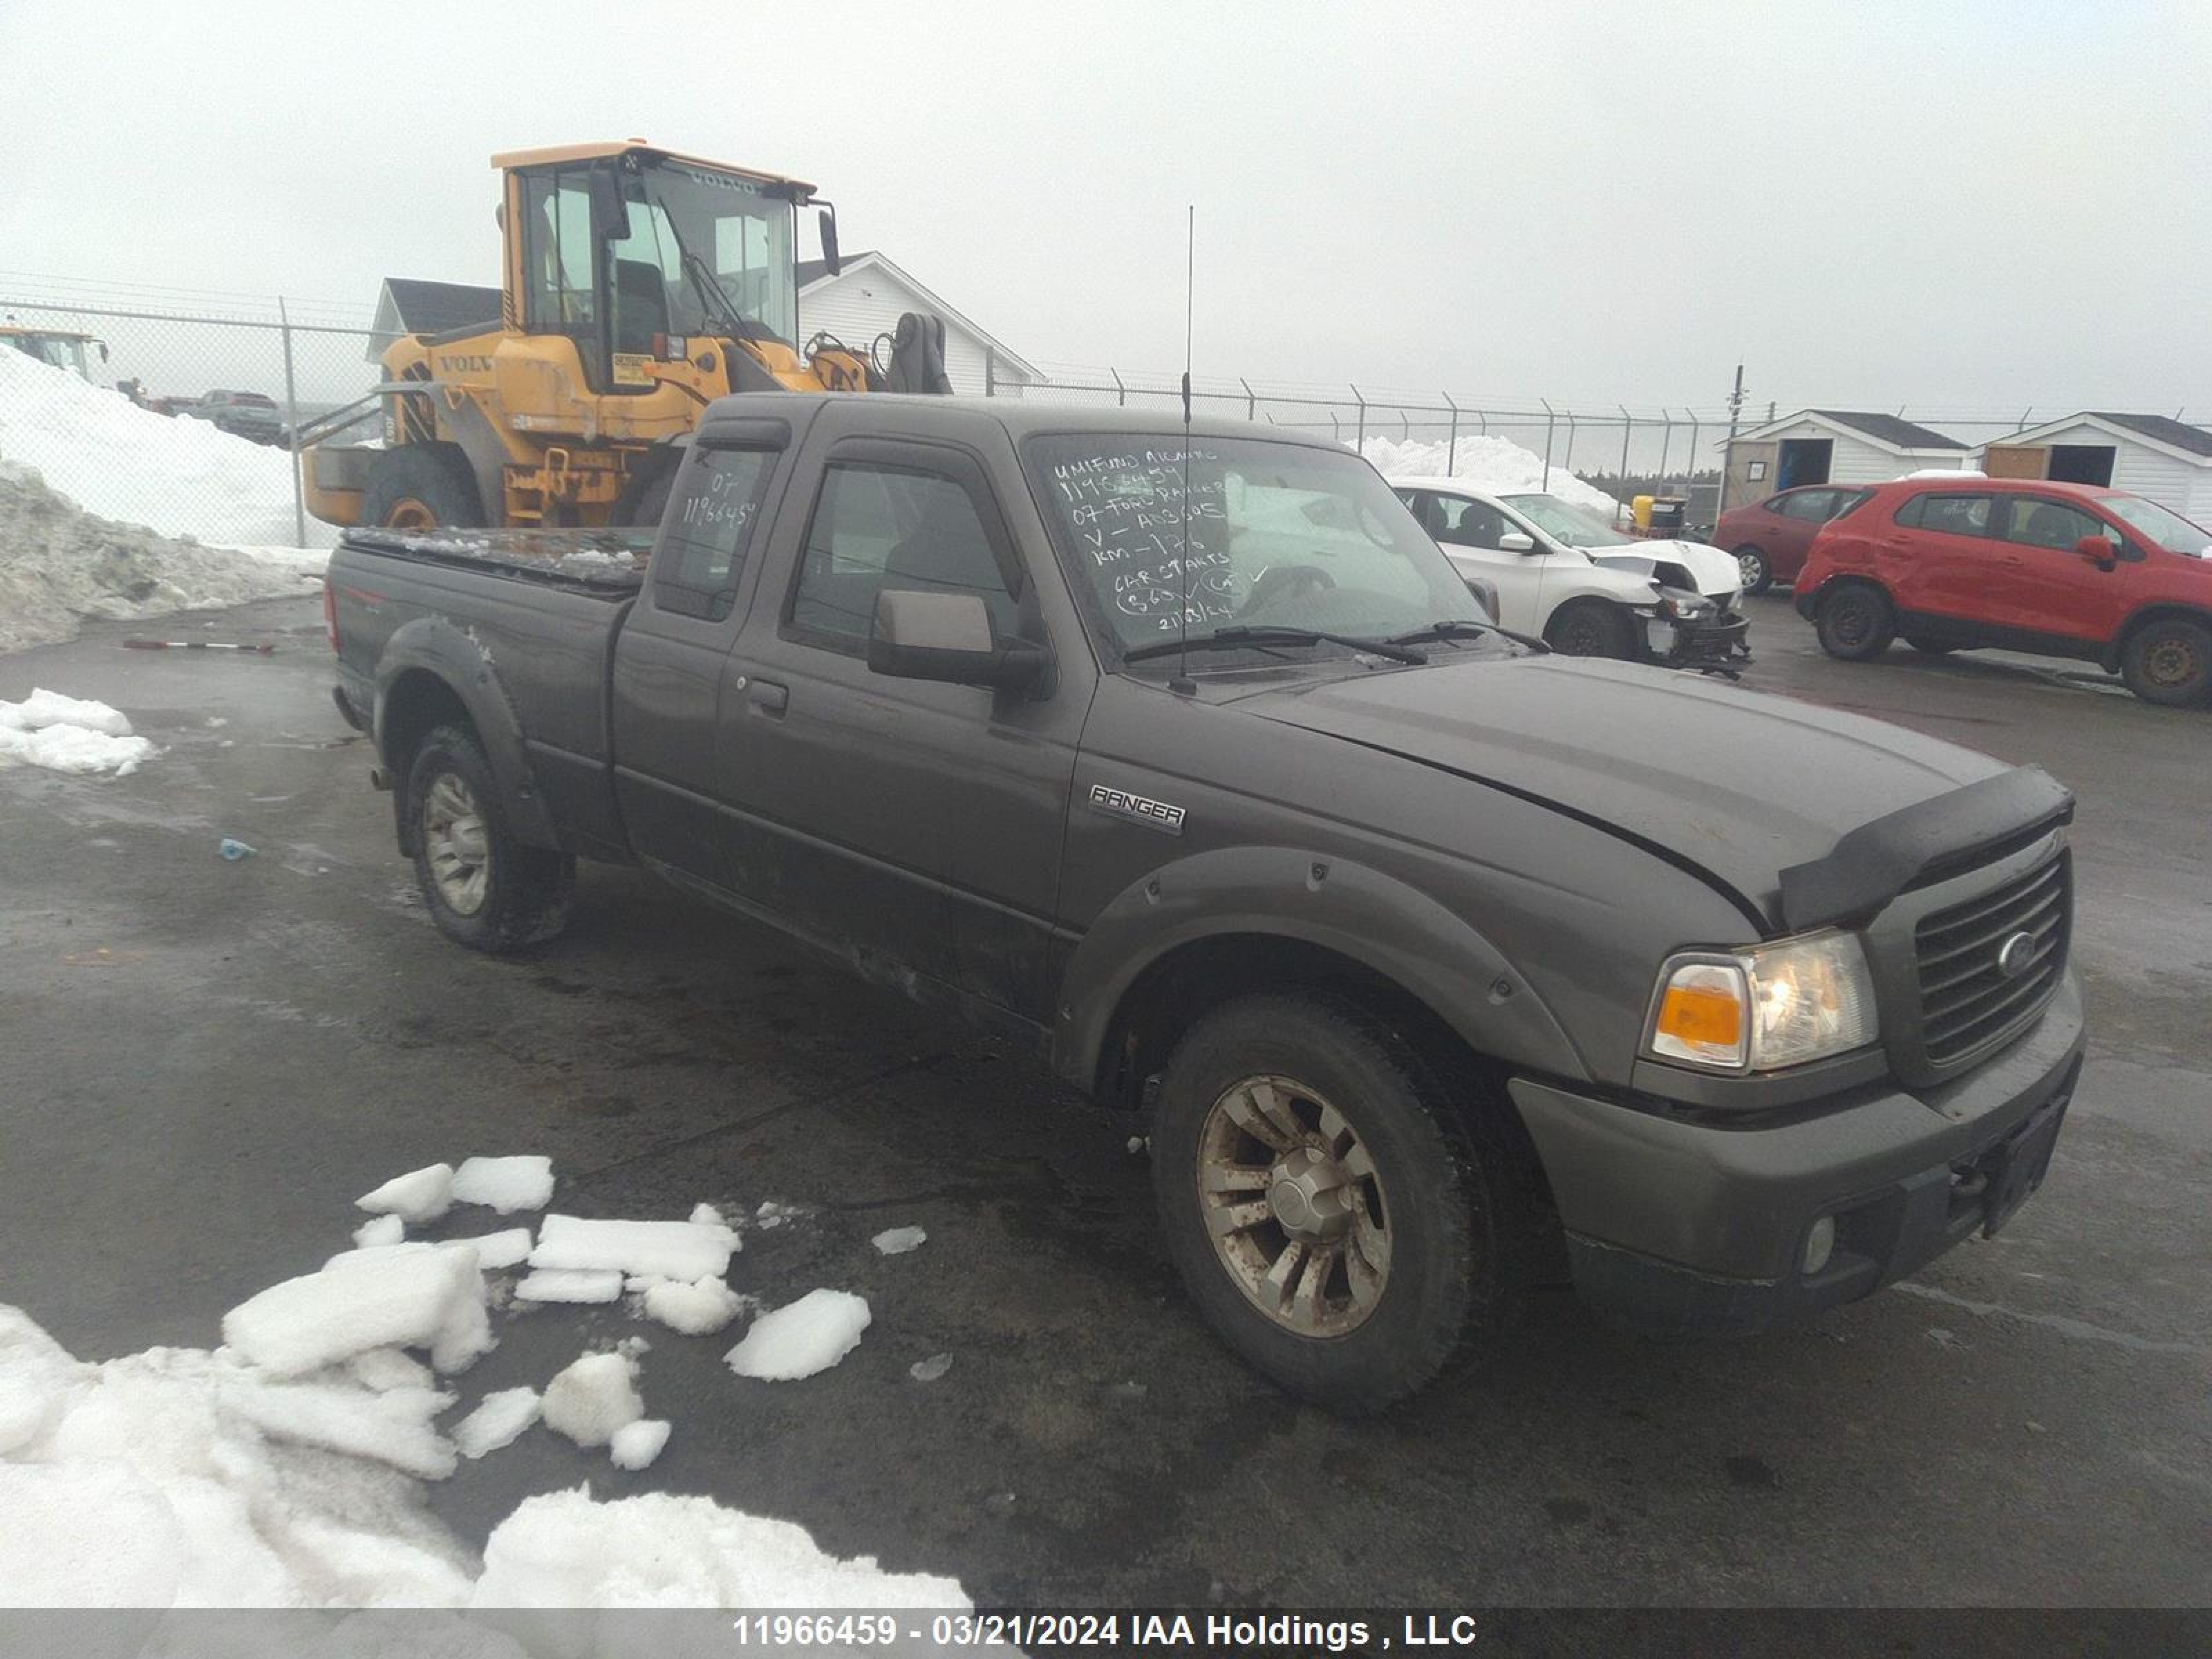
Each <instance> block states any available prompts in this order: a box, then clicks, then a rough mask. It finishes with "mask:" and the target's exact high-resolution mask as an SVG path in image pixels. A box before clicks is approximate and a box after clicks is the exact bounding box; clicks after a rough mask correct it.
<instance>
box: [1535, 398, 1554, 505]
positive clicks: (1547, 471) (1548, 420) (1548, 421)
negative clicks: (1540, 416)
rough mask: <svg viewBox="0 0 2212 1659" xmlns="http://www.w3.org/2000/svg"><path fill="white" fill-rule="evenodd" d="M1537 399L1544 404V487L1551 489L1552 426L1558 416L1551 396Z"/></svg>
mask: <svg viewBox="0 0 2212 1659" xmlns="http://www.w3.org/2000/svg"><path fill="white" fill-rule="evenodd" d="M1536 401H1537V402H1538V403H1540V404H1543V405H1544V488H1545V489H1550V488H1551V487H1552V428H1553V424H1554V422H1555V418H1556V417H1554V416H1553V413H1552V404H1551V400H1550V399H1549V398H1537V399H1536Z"/></svg>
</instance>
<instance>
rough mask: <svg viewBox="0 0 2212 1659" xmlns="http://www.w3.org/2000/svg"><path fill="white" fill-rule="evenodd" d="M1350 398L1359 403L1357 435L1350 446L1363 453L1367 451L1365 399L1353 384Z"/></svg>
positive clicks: (1331, 417)
mask: <svg viewBox="0 0 2212 1659" xmlns="http://www.w3.org/2000/svg"><path fill="white" fill-rule="evenodd" d="M1352 402H1354V403H1356V404H1358V405H1359V435H1358V437H1357V438H1354V439H1353V440H1352V447H1353V448H1354V449H1356V450H1358V452H1359V453H1361V454H1363V455H1364V454H1365V453H1367V399H1366V398H1363V397H1361V396H1360V395H1359V388H1358V386H1353V387H1352ZM1329 418H1330V419H1331V420H1334V419H1335V418H1336V417H1335V416H1334V415H1332V416H1329Z"/></svg>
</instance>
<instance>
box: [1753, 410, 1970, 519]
mask: <svg viewBox="0 0 2212 1659" xmlns="http://www.w3.org/2000/svg"><path fill="white" fill-rule="evenodd" d="M1721 447H1722V448H1723V451H1724V452H1725V455H1726V459H1725V462H1724V464H1723V465H1724V470H1723V477H1724V478H1725V480H1726V482H1725V483H1724V484H1723V501H1722V502H1721V507H1722V510H1723V511H1726V510H1727V509H1728V508H1729V507H1740V506H1741V505H1743V504H1744V503H1745V502H1747V501H1764V500H1765V499H1766V497H1767V496H1769V495H1773V494H1774V493H1775V492H1776V491H1777V490H1782V489H1795V488H1796V486H1797V485H1799V484H1821V483H1838V484H1868V483H1887V482H1888V481H1889V480H1890V479H1892V478H1902V477H1905V475H1906V474H1907V473H1911V472H1926V471H1934V470H1936V469H1939V468H1940V469H1943V470H1947V471H1949V470H1959V469H1964V468H1968V467H1971V466H1972V465H1973V459H1974V452H1973V450H1972V447H1969V446H1968V445H1966V444H1963V443H1960V441H1958V440H1957V439H1956V438H1953V437H1949V436H1948V435H1945V434H1943V433H1941V432H1936V431H1934V430H1931V429H1930V428H1927V427H1924V426H1917V425H1915V424H1914V423H1913V422H1911V421H1907V420H1904V419H1902V418H1900V417H1899V416H1895V415H1875V414H1867V413H1862V412H1858V411H1855V410H1837V409H1805V410H1799V411H1798V412H1797V413H1796V414H1795V415H1790V416H1784V417H1783V418H1782V419H1781V420H1778V421H1769V422H1767V423H1766V424H1765V425H1764V426H1755V427H1753V428H1752V429H1751V430H1750V431H1748V432H1740V433H1738V434H1737V435H1735V437H1734V438H1733V439H1723V440H1722V443H1721Z"/></svg>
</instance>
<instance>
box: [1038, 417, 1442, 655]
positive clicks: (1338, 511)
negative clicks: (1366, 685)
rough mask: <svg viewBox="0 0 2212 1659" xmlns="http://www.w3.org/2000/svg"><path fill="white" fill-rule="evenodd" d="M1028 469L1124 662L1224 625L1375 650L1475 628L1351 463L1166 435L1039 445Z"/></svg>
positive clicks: (1365, 474)
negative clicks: (1443, 622) (1458, 620)
mask: <svg viewBox="0 0 2212 1659" xmlns="http://www.w3.org/2000/svg"><path fill="white" fill-rule="evenodd" d="M1025 459H1026V460H1027V462H1028V465H1029V466H1030V473H1031V478H1032V482H1033V483H1034V485H1035V487H1036V490H1037V493H1038V495H1040V496H1041V497H1042V499H1043V500H1044V501H1047V502H1048V504H1049V511H1048V516H1049V518H1050V520H1051V523H1052V529H1053V533H1054V538H1055V540H1057V541H1058V543H1059V544H1060V549H1061V552H1062V556H1063V557H1064V558H1065V559H1066V561H1067V562H1068V563H1069V564H1070V565H1072V566H1073V568H1075V569H1077V570H1079V572H1080V573H1081V576H1082V582H1083V585H1084V586H1085V587H1087V588H1088V590H1089V593H1090V596H1091V598H1092V599H1095V600H1096V602H1097V603H1096V606H1095V611H1094V614H1103V617H1105V619H1106V621H1107V623H1108V625H1109V627H1110V629H1111V630H1112V632H1113V635H1114V637H1115V640H1116V641H1118V642H1119V644H1120V645H1121V647H1122V648H1123V649H1124V650H1133V649H1135V648H1137V647H1140V646H1146V645H1152V644H1156V643H1158V642H1159V641H1163V640H1168V639H1173V638H1174V637H1176V635H1177V633H1178V632H1179V630H1180V629H1182V628H1183V627H1184V626H1185V625H1188V629H1189V634H1190V637H1191V638H1193V639H1198V638H1200V637H1201V636H1202V635H1207V634H1211V633H1212V631H1213V630H1214V629H1218V628H1226V627H1245V628H1255V629H1259V628H1268V627H1282V628H1291V629H1315V630H1318V631H1321V632H1324V633H1335V634H1343V635H1351V636H1354V637H1357V638H1361V639H1386V638H1388V637H1389V635H1393V634H1401V633H1404V632H1407V631H1408V630H1409V629H1417V628H1421V627H1424V626H1425V625H1427V624H1429V623H1434V622H1436V621H1437V620H1439V619H1441V618H1446V617H1468V618H1470V619H1478V620H1479V619H1480V614H1481V613H1480V609H1479V608H1478V607H1477V605H1475V603H1474V600H1473V599H1471V598H1470V597H1469V595H1468V591H1467V585H1466V584H1465V582H1463V581H1462V580H1461V579H1460V578H1459V576H1458V575H1457V574H1455V572H1454V571H1453V569H1452V567H1451V565H1450V564H1449V562H1447V561H1446V560H1445V558H1444V556H1443V554H1441V553H1439V552H1438V551H1437V547H1436V544H1435V543H1434V542H1431V540H1430V539H1429V538H1428V537H1427V536H1425V535H1424V534H1423V533H1422V532H1421V527H1420V526H1419V525H1418V524H1417V523H1415V522H1414V520H1413V515H1412V514H1410V513H1407V511H1406V509H1405V507H1404V505H1403V504H1402V503H1401V502H1400V501H1399V500H1398V498H1397V497H1396V496H1395V495H1393V494H1391V492H1390V489H1389V485H1387V484H1385V483H1383V480H1382V479H1381V478H1379V477H1376V474H1375V471H1374V469H1373V468H1371V467H1370V466H1369V465H1367V464H1366V463H1365V462H1364V461H1362V460H1360V459H1358V458H1357V457H1355V456H1352V455H1349V454H1338V453H1334V452H1332V451H1329V450H1326V449H1316V448H1312V447H1307V446H1305V445H1303V444H1283V443H1271V442H1268V441H1266V440H1264V439H1251V438H1211V437H1206V438H1199V439H1196V440H1194V441H1191V442H1190V443H1189V444H1188V447H1187V448H1186V445H1185V441H1184V439H1183V436H1182V434H1181V433H1179V432H1175V431H1167V432H1162V433H1159V434H1157V435H1153V434H1140V435H1132V434H1128V433H1087V434H1081V435H1066V436H1054V437H1051V438H1046V439H1041V440H1039V441H1036V443H1034V444H1031V445H1030V446H1028V447H1027V449H1026V454H1025ZM1186 471H1188V478H1189V489H1188V495H1186V493H1185V490H1184V484H1183V480H1184V477H1185V476H1186ZM1186 505H1188V537H1189V538H1188V543H1187V544H1186V542H1185V540H1184V525H1185V512H1184V508H1185V507H1186ZM1186 549H1187V550H1188V556H1186ZM1251 648H1253V649H1259V648H1261V647H1251ZM1265 648H1266V649H1267V650H1271V651H1274V650H1280V649H1282V648H1283V647H1280V646H1276V645H1269V646H1267V647H1265ZM1297 648H1300V649H1304V648H1305V647H1297ZM1312 648H1314V649H1319V650H1334V651H1335V652H1337V653H1341V652H1342V651H1343V650H1344V649H1346V648H1347V647H1341V646H1337V647H1330V646H1328V645H1326V644H1322V645H1316V646H1315V647H1312Z"/></svg>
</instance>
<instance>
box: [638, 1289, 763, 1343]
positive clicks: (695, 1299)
mask: <svg viewBox="0 0 2212 1659" xmlns="http://www.w3.org/2000/svg"><path fill="white" fill-rule="evenodd" d="M744 1305H745V1303H744V1297H741V1296H739V1295H738V1293H737V1292H736V1291H733V1290H732V1289H731V1288H730V1287H729V1286H728V1285H726V1284H725V1283H723V1281H722V1280H720V1279H693V1280H692V1281H691V1282H690V1284H688V1285H687V1284H684V1283H682V1282H681V1281H679V1280H677V1279H662V1280H661V1281H660V1282H659V1284H656V1285H651V1286H649V1287H648V1288H647V1291H646V1292H645V1316H646V1317H647V1319H657V1320H659V1322H661V1323H662V1324H664V1325H665V1326H667V1327H668V1328H669V1329H670V1330H671V1331H678V1332H681V1333H682V1334H684V1335H685V1336H711V1335H713V1334H714V1333H715V1332H716V1331H719V1330H720V1329H721V1328H722V1327H723V1326H725V1325H726V1324H728V1323H729V1322H731V1321H732V1319H735V1318H736V1317H737V1316H738V1313H739V1312H740V1311H741V1310H743V1309H744Z"/></svg>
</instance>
